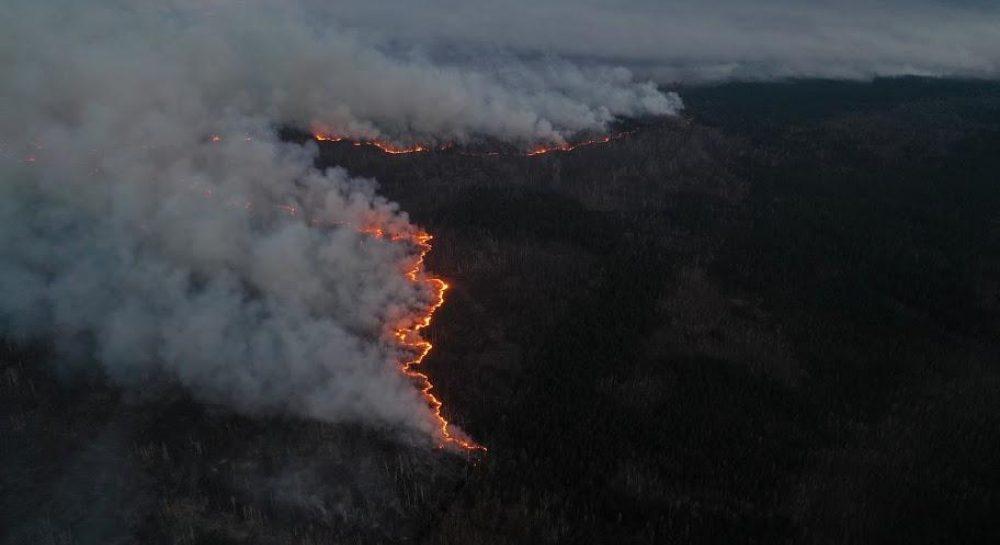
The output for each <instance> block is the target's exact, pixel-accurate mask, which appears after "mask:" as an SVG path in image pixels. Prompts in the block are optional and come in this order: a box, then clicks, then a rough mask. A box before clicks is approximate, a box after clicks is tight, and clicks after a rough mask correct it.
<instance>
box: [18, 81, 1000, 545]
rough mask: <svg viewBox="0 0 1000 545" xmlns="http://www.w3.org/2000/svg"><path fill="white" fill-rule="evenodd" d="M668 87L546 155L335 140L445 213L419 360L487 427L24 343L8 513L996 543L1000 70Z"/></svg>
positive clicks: (176, 523)
mask: <svg viewBox="0 0 1000 545" xmlns="http://www.w3.org/2000/svg"><path fill="white" fill-rule="evenodd" d="M678 91H679V93H680V95H681V96H682V97H683V99H684V103H685V109H684V110H683V111H682V112H681V113H680V115H678V116H676V117H666V118H655V119H646V120H638V121H633V122H629V123H631V124H630V125H629V126H628V127H627V128H628V129H629V132H628V134H627V136H624V137H622V138H617V139H614V140H612V141H610V142H607V143H600V144H594V145H590V146H582V147H579V148H576V149H574V150H571V151H566V152H558V151H556V152H551V153H547V154H544V155H539V156H532V157H529V156H523V155H518V154H513V153H503V154H500V155H478V154H472V153H463V151H462V149H457V148H456V149H444V150H438V151H429V152H424V153H414V154H405V155H389V154H386V153H383V152H382V151H380V150H379V149H377V148H375V147H373V146H355V145H352V144H351V143H349V142H317V143H316V144H315V145H317V146H318V148H319V155H318V158H317V166H319V167H323V168H325V167H334V166H337V167H343V168H346V169H347V170H348V171H349V172H351V173H352V174H354V175H358V176H363V177H369V178H374V179H376V180H377V181H378V184H379V191H380V193H381V194H382V195H384V196H385V197H386V198H387V199H389V200H391V201H394V202H397V203H399V205H400V209H401V210H403V211H405V212H406V213H407V214H409V218H410V220H411V221H412V222H413V223H414V224H416V225H418V226H420V227H421V228H423V229H425V230H426V231H427V232H428V233H431V234H432V235H433V237H434V238H433V249H432V251H430V253H428V254H427V256H426V267H427V269H428V271H430V272H431V273H433V274H434V275H436V276H438V277H440V278H442V279H443V280H445V281H446V282H448V284H449V285H450V289H449V290H448V292H447V298H446V301H445V304H444V305H443V306H442V307H441V308H440V309H439V310H437V312H436V313H435V314H434V319H433V323H432V324H431V325H430V326H429V327H428V328H427V329H426V330H425V332H424V333H425V336H426V337H427V339H428V340H429V341H430V342H431V343H433V345H434V348H433V350H432V351H431V352H430V354H429V355H428V356H427V358H426V360H425V361H424V362H423V363H422V371H423V372H424V373H426V374H427V375H429V376H430V377H431V379H432V381H433V384H434V390H433V391H434V393H435V395H437V397H438V398H440V399H441V401H442V402H443V409H442V412H443V414H444V415H445V416H446V417H447V418H448V419H449V420H450V422H451V423H452V425H454V426H457V427H458V428H460V429H461V430H462V431H463V432H464V433H465V434H467V435H468V436H469V437H471V438H474V439H475V441H476V442H478V443H479V444H481V445H483V446H484V447H486V448H487V449H488V450H487V451H486V452H478V451H477V452H467V453H456V452H454V451H453V450H450V449H436V450H431V449H428V448H426V447H423V446H419V445H408V444H407V443H406V442H405V441H400V440H398V438H397V437H396V436H395V434H394V433H392V431H391V430H385V429H378V428H377V427H371V426H361V425H351V424H329V423H322V422H318V421H311V420H308V419H303V418H299V417H294V416H273V415H266V414H262V415H257V416H253V415H247V414H242V413H237V412H233V411H232V410H230V409H229V408H227V407H224V406H217V405H213V404H211V403H205V402H202V401H198V400H195V399H192V397H191V396H190V394H189V393H188V392H187V391H186V390H185V389H183V388H180V387H176V386H169V385H166V386H164V385H160V386H157V387H155V388H150V389H148V390H146V389H140V390H138V391H136V390H134V389H133V390H123V389H121V388H119V387H117V386H115V385H114V384H113V383H111V382H109V381H108V380H106V378H105V377H104V376H103V375H102V374H101V372H99V371H96V370H93V369H83V368H81V369H79V370H75V371H74V370H69V371H67V370H65V369H62V368H60V370H59V371H58V372H57V371H56V370H55V369H54V368H53V367H52V366H50V365H49V363H48V362H49V359H50V354H49V350H48V347H47V346H45V345H44V344H35V345H30V346H25V345H23V344H15V343H13V342H8V343H6V345H5V348H4V352H3V357H2V370H0V407H2V417H3V420H2V422H3V424H2V425H0V464H2V465H3V467H4V468H5V470H4V471H3V472H2V473H0V487H2V489H3V490H4V494H3V495H2V500H0V501H2V502H3V505H2V506H0V510H2V511H3V513H4V514H5V516H4V520H7V521H8V523H7V527H6V528H0V536H2V537H3V539H0V541H4V542H10V543H36V544H39V545H44V544H70V543H74V544H75V543H144V544H156V543H164V544H167V543H170V544H174V543H177V544H180V543H184V544H226V543H262V544H286V543H287V544H291V543H317V544H318V543H426V544H459V543H461V544H473V543H476V544H480V543H485V544H489V543H496V544H501V543H525V544H541V543H622V544H625V543H650V544H661V543H720V544H733V543H870V542H882V543H911V544H912V543H941V542H954V541H959V542H980V543H983V542H998V541H1000V500H998V497H997V490H1000V465H998V463H997V460H1000V368H998V367H997V362H998V356H1000V350H998V348H1000V347H998V344H997V336H996V335H997V327H998V325H1000V322H998V318H1000V252H998V250H997V249H998V248H1000V192H998V191H997V186H996V184H997V181H998V179H997V173H998V172H1000V84H997V83H991V82H981V81H965V80H945V79H922V78H895V79H876V80H874V81H873V82H867V83H861V82H836V81H825V80H803V81H794V82H782V83H730V84H722V85H712V86H691V87H684V88H681V89H679V90H678ZM289 138H291V139H296V138H298V139H303V138H305V136H304V135H302V134H299V135H295V134H292V135H290V136H289Z"/></svg>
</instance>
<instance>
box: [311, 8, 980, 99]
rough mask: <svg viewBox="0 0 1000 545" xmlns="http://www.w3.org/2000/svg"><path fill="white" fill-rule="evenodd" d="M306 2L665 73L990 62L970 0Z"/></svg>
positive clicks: (354, 17)
mask: <svg viewBox="0 0 1000 545" xmlns="http://www.w3.org/2000/svg"><path fill="white" fill-rule="evenodd" d="M314 2H315V4H314V6H322V7H319V8H318V9H320V10H327V11H328V13H329V16H330V17H331V18H332V19H335V20H337V21H339V22H340V23H341V24H345V25H348V26H351V27H355V28H358V29H362V30H363V32H364V33H367V34H368V35H370V36H379V37H380V38H381V39H383V40H387V41H393V42H395V43H396V44H398V45H400V46H402V47H404V48H405V47H407V46H411V45H413V44H421V45H423V46H424V47H427V48H428V49H429V50H431V51H433V52H434V53H435V54H437V55H446V54H450V55H458V56H462V55H473V56H475V55H478V54H480V53H481V50H483V49H486V50H489V49H503V50H508V51H516V52H517V53H519V54H526V55H531V54H547V55H558V56H564V57H570V58H573V59H575V60H578V61H579V60H591V61H605V62H613V63H619V64H623V65H627V66H630V67H633V68H636V69H638V70H639V71H640V73H644V74H643V75H645V74H651V75H654V76H655V77H656V78H657V79H658V80H660V81H667V82H669V81H680V80H688V81H689V80H700V79H724V78H740V79H766V78H773V77H789V76H791V77H796V76H797V77H808V76H820V77H845V78H868V77H872V76H877V75H900V74H917V75H939V76H940V75H961V76H979V77H983V76H985V77H992V76H995V75H996V74H997V73H998V70H1000V3H998V2H987V1H982V0H907V1H903V0H883V1H871V0H869V1H861V0H841V1H838V2H816V1H813V2H810V1H808V0H698V1H691V0H680V1H678V0H657V1H650V0H614V1H612V0H572V1H571V0H551V1H547V2H537V1H531V0H489V1H486V0H462V1H458V0H442V1H437V2H432V3H429V4H428V5H425V4H424V3H420V7H419V8H417V7H415V3H413V2H406V1H403V0H383V1H379V2H370V1H366V0H345V1H343V2H337V3H336V7H335V8H333V7H330V4H329V3H328V2H320V1H319V0H314Z"/></svg>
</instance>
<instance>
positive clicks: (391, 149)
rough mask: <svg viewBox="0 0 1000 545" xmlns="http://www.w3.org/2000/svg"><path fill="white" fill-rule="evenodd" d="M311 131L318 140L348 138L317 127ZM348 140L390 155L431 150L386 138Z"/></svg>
mask: <svg viewBox="0 0 1000 545" xmlns="http://www.w3.org/2000/svg"><path fill="white" fill-rule="evenodd" d="M312 133H313V138H315V139H316V140H317V141H318V142H343V141H345V140H348V138H347V137H346V136H340V135H338V134H335V133H331V132H328V131H323V130H318V129H314V130H313V131H312ZM350 142H351V144H353V145H355V146H373V147H376V148H378V149H380V150H382V152H383V153H388V154H390V155H402V154H404V153H420V152H423V151H430V150H431V148H429V147H426V146H422V145H420V144H414V145H412V146H400V145H397V144H393V143H392V142H389V141H387V140H380V139H377V138H374V139H370V140H351V141H350Z"/></svg>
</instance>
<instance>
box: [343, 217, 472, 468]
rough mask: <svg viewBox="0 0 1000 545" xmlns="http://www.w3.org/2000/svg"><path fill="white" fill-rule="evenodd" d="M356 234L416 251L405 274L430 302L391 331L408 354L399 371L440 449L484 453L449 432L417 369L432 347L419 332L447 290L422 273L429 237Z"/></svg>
mask: <svg viewBox="0 0 1000 545" xmlns="http://www.w3.org/2000/svg"><path fill="white" fill-rule="evenodd" d="M359 231H360V232H361V233H364V234H366V235H370V236H372V237H375V238H388V239H389V240H393V241H397V240H403V241H406V242H409V243H411V244H414V245H415V246H417V247H418V248H419V249H420V255H419V257H418V258H417V260H416V261H415V262H414V264H413V266H412V267H411V268H410V270H408V271H407V272H406V278H407V279H408V280H409V281H410V282H413V283H419V282H426V283H428V284H429V285H430V286H431V288H432V289H433V292H434V301H433V303H431V305H430V306H429V307H427V308H426V309H425V310H424V312H423V314H421V315H420V316H418V317H417V318H416V319H415V320H413V321H410V322H408V323H406V324H403V325H400V326H398V327H396V329H395V330H394V331H393V336H394V337H395V340H396V341H397V342H398V343H399V345H400V346H401V347H402V348H403V350H404V351H405V352H407V353H409V354H411V356H409V357H407V358H404V359H403V361H401V362H400V369H401V370H402V371H403V374H405V375H406V376H408V377H410V378H411V379H414V380H415V381H416V382H417V383H418V384H419V388H420V393H421V394H422V395H423V397H424V400H426V401H427V404H428V405H430V407H431V410H432V411H433V413H434V418H435V420H436V421H437V426H438V429H439V430H440V432H441V439H442V445H441V446H442V447H444V446H448V445H452V446H455V447H457V448H459V449H461V450H465V451H483V452H485V451H486V448H485V447H483V446H482V445H480V444H478V443H476V442H474V441H472V440H471V439H468V438H466V437H464V436H461V435H459V434H456V433H455V432H454V431H453V430H452V429H451V426H450V424H449V423H448V420H447V419H446V418H445V417H444V415H442V414H441V407H442V403H441V400H439V399H438V398H437V396H435V395H434V394H433V393H431V390H433V389H434V384H432V383H431V379H430V377H429V376H427V375H426V374H425V373H423V372H421V371H420V370H419V369H418V368H419V367H420V364H421V363H422V362H423V361H424V358H426V357H427V354H429V353H430V351H431V349H432V348H433V347H434V346H433V345H432V344H431V343H430V342H428V341H426V340H424V338H423V337H421V336H420V330H422V329H424V328H426V327H427V326H429V325H431V319H432V318H433V317H434V313H435V312H436V311H437V309H439V308H441V305H443V304H444V294H445V292H446V291H448V288H449V286H448V283H447V282H445V281H444V280H441V279H440V278H434V277H429V276H426V275H425V274H423V273H424V256H426V255H427V253H428V252H430V251H431V239H432V238H433V237H432V236H431V235H430V234H429V233H426V232H424V231H419V232H417V233H404V234H389V235H387V234H386V233H385V231H384V230H383V229H382V228H380V227H364V228H361V229H359Z"/></svg>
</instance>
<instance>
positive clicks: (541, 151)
mask: <svg viewBox="0 0 1000 545" xmlns="http://www.w3.org/2000/svg"><path fill="white" fill-rule="evenodd" d="M629 134H632V133H631V132H628V131H626V132H615V133H611V134H608V135H605V136H602V137H600V138H594V139H592V140H584V141H582V142H576V143H573V144H569V143H566V144H552V145H539V146H535V147H534V148H532V149H531V151H529V152H528V153H527V155H528V157H537V156H539V155H545V154H546V153H552V152H554V151H573V150H575V149H577V148H582V147H584V146H593V145H595V144H607V143H608V142H611V141H612V140H618V139H620V138H624V137H626V136H628V135H629Z"/></svg>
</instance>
